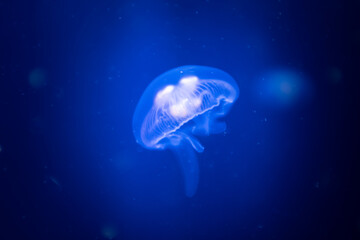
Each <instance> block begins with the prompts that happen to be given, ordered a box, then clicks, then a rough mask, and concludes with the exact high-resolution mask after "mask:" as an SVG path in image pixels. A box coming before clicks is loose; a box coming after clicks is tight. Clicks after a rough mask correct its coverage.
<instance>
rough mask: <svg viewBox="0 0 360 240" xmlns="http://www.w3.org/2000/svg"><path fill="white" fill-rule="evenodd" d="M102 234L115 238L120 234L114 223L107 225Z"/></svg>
mask: <svg viewBox="0 0 360 240" xmlns="http://www.w3.org/2000/svg"><path fill="white" fill-rule="evenodd" d="M101 234H102V236H103V237H104V238H105V239H114V238H115V237H116V236H117V235H118V230H117V228H116V227H114V226H112V225H105V226H103V227H102V229H101Z"/></svg>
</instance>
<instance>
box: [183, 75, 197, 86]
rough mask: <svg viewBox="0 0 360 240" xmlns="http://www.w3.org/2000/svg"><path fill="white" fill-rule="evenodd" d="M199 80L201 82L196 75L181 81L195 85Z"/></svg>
mask: <svg viewBox="0 0 360 240" xmlns="http://www.w3.org/2000/svg"><path fill="white" fill-rule="evenodd" d="M198 82H199V78H198V77H195V76H190V77H184V78H182V79H181V80H180V83H181V84H184V85H194V84H197V83H198Z"/></svg>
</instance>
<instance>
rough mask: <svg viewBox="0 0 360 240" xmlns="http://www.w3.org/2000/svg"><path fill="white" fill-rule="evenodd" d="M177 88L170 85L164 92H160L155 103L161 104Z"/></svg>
mask: <svg viewBox="0 0 360 240" xmlns="http://www.w3.org/2000/svg"><path fill="white" fill-rule="evenodd" d="M174 88H175V86H174V85H168V86H166V87H165V88H163V89H162V90H160V91H159V92H158V93H157V94H156V97H155V103H157V104H158V103H160V102H161V101H162V100H163V99H164V98H167V97H168V96H169V94H170V93H171V92H172V91H174Z"/></svg>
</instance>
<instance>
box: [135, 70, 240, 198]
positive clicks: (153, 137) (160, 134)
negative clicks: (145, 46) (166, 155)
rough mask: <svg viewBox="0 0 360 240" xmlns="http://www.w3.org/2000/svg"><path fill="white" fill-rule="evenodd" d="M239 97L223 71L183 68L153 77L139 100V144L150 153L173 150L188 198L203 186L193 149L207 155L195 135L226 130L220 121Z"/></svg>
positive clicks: (137, 118) (235, 87) (137, 110)
mask: <svg viewBox="0 0 360 240" xmlns="http://www.w3.org/2000/svg"><path fill="white" fill-rule="evenodd" d="M238 93H239V89H238V86H237V84H236V82H235V80H234V79H233V78H232V77H231V76H230V75H229V74H227V73H226V72H224V71H222V70H220V69H217V68H212V67H206V66H182V67H178V68H174V69H171V70H169V71H167V72H165V73H163V74H162V75H160V76H158V77H157V78H155V79H154V80H153V81H152V82H151V83H150V85H149V86H148V87H147V88H146V90H145V92H144V93H143V95H142V96H141V98H140V100H139V102H138V105H137V107H136V109H135V113H134V117H133V132H134V136H135V139H136V141H137V143H138V144H140V145H141V146H142V147H144V148H147V149H150V150H165V149H170V150H172V151H173V152H174V153H175V155H176V156H177V159H178V162H179V165H180V166H181V169H182V173H183V177H184V187H185V194H186V196H187V197H192V196H193V195H194V194H195V193H196V190H197V186H198V183H199V165H198V160H197V156H196V153H195V151H196V152H198V153H201V152H203V151H204V147H203V145H202V144H201V143H200V142H199V140H198V139H197V138H196V136H209V135H210V134H217V133H222V132H224V131H225V130H226V124H225V122H224V121H221V118H222V117H223V116H224V115H226V114H227V113H228V111H229V110H230V108H231V106H232V104H233V103H234V102H235V100H236V99H237V97H238ZM194 150H195V151H194Z"/></svg>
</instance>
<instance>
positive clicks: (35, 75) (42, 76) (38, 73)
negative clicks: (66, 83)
mask: <svg viewBox="0 0 360 240" xmlns="http://www.w3.org/2000/svg"><path fill="white" fill-rule="evenodd" d="M29 84H30V86H31V87H33V88H36V89H39V88H42V87H45V86H46V73H45V71H44V69H41V68H35V69H34V70H32V71H31V72H30V74H29Z"/></svg>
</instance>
